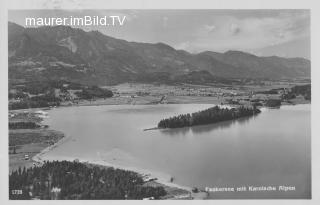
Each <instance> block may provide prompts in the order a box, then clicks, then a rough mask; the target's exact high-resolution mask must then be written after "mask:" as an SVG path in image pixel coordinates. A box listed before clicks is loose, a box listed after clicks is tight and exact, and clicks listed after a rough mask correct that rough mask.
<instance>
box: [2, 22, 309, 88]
mask: <svg viewBox="0 0 320 205" xmlns="http://www.w3.org/2000/svg"><path fill="white" fill-rule="evenodd" d="M8 49H9V50H8V51H9V52H8V54H9V59H8V61H9V80H11V81H14V82H20V81H22V82H23V81H34V80H55V79H62V80H68V81H74V82H81V83H86V84H98V85H107V84H116V83H122V82H165V83H170V82H190V83H208V82H216V81H223V80H224V81H228V80H230V79H238V78H263V79H281V78H300V77H302V78H310V73H311V69H310V61H309V60H307V59H304V58H281V57H277V56H271V57H259V56H255V55H252V54H249V53H246V52H242V51H227V52H225V53H218V52H212V51H205V52H201V53H197V54H193V53H189V52H187V51H184V50H176V49H174V48H173V47H171V46H169V45H167V44H164V43H155V44H152V43H138V42H128V41H125V40H121V39H116V38H113V37H110V36H107V35H104V34H102V33H100V32H99V31H89V32H85V31H83V30H81V29H79V28H72V27H68V26H54V27H37V28H24V27H22V26H20V25H18V24H15V23H12V22H9V23H8Z"/></svg>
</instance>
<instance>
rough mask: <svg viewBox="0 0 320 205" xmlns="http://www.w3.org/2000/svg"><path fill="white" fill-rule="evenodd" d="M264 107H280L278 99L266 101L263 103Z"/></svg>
mask: <svg viewBox="0 0 320 205" xmlns="http://www.w3.org/2000/svg"><path fill="white" fill-rule="evenodd" d="M265 106H267V107H280V106H281V100H279V99H268V100H266V101H265Z"/></svg>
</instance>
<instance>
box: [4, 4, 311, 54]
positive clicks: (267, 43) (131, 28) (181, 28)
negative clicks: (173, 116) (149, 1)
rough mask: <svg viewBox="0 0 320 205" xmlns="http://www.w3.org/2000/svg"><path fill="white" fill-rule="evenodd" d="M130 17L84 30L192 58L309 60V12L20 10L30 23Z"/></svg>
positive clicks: (14, 17)
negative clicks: (236, 55) (226, 55)
mask: <svg viewBox="0 0 320 205" xmlns="http://www.w3.org/2000/svg"><path fill="white" fill-rule="evenodd" d="M85 15H90V16H96V15H98V16H104V15H107V16H109V15H120V16H124V15H125V16H126V20H127V21H126V22H125V24H124V25H123V26H116V27H110V26H109V27H105V26H99V27H97V26H91V27H83V26H82V27H81V28H83V29H84V30H87V31H88V30H99V31H101V32H102V33H104V34H106V35H110V36H113V37H116V38H120V39H125V40H128V41H137V42H148V43H157V42H163V43H167V44H169V45H170V46H173V47H174V48H176V49H184V50H187V51H189V52H201V51H206V50H210V51H218V52H224V51H227V50H241V51H246V52H250V53H253V54H256V55H262V56H265V55H266V56H270V55H278V56H282V57H305V58H308V59H310V12H309V10H115V11H111V10H76V11H71V10H20V11H18V10H15V11H9V21H13V22H15V23H18V24H20V25H22V26H25V25H24V24H25V17H69V16H74V17H76V16H78V17H80V16H85Z"/></svg>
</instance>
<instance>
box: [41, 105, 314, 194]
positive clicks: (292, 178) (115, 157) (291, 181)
mask: <svg viewBox="0 0 320 205" xmlns="http://www.w3.org/2000/svg"><path fill="white" fill-rule="evenodd" d="M212 106H214V105H209V104H171V105H105V106H81V107H61V108H56V109H52V110H49V118H47V119H45V122H44V123H46V124H48V125H49V126H50V128H51V129H55V130H59V131H62V132H64V133H65V135H66V136H68V139H67V140H66V141H65V142H64V143H62V144H61V145H59V146H58V147H56V148H55V149H53V150H52V151H50V152H48V153H46V154H45V155H44V156H43V157H44V159H47V160H53V159H69V160H70V159H80V160H85V161H90V162H96V163H100V164H106V165H108V164H109V165H115V166H116V167H122V168H130V169H132V170H136V171H139V170H144V171H146V172H148V171H150V172H153V173H157V174H158V176H161V177H164V178H166V180H169V178H170V177H173V179H174V183H177V184H179V185H183V186H188V187H199V188H205V187H210V188H215V187H242V186H245V187H248V186H276V187H278V186H291V187H295V190H294V191H286V192H285V191H256V192H253V191H248V190H247V191H242V192H214V193H213V192H212V193H210V197H211V198H310V197H311V151H310V149H311V148H310V147H311V114H310V112H311V111H310V109H311V107H310V105H295V106H282V107H281V108H280V109H265V108H264V109H263V110H262V113H260V114H259V115H257V116H254V117H249V118H241V119H238V120H235V121H228V122H221V123H217V124H211V125H204V126H195V127H192V128H178V129H170V130H149V131H143V129H146V128H152V127H156V125H157V123H158V122H159V120H161V119H163V118H167V117H170V116H174V115H177V114H183V113H188V112H189V113H191V112H195V111H199V110H202V109H205V108H208V107H212ZM156 176H157V175H156Z"/></svg>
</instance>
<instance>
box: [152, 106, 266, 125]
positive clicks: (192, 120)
mask: <svg viewBox="0 0 320 205" xmlns="http://www.w3.org/2000/svg"><path fill="white" fill-rule="evenodd" d="M260 112H261V111H260V110H259V109H257V108H256V107H255V106H253V107H244V106H240V107H238V108H231V109H228V108H220V107H219V106H215V107H211V108H209V109H206V110H202V111H199V112H195V113H192V114H181V115H178V116H174V117H170V118H167V119H163V120H161V121H160V122H159V123H158V128H178V127H189V126H195V125H205V124H211V123H216V122H221V121H226V120H233V119H237V118H240V117H246V116H252V115H255V114H258V113H260Z"/></svg>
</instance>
